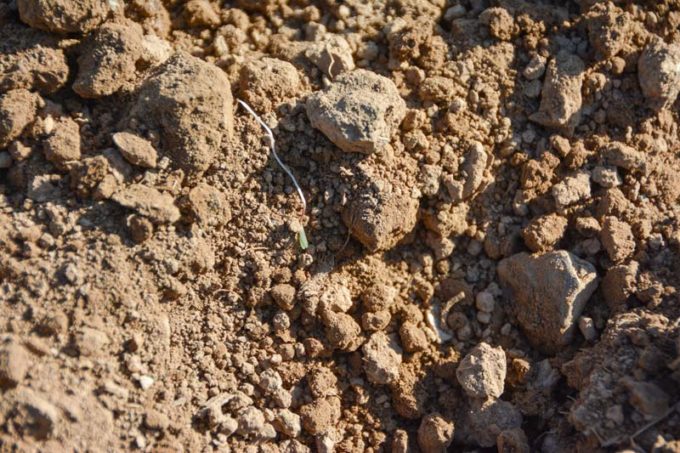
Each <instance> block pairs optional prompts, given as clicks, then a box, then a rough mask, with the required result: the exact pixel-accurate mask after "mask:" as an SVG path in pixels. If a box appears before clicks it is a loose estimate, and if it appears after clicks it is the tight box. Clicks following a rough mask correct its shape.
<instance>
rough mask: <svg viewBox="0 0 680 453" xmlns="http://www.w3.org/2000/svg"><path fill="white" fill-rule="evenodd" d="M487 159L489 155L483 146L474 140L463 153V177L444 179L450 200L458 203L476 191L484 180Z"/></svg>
mask: <svg viewBox="0 0 680 453" xmlns="http://www.w3.org/2000/svg"><path fill="white" fill-rule="evenodd" d="M488 161H489V156H488V154H487V153H486V151H484V146H483V145H482V144H481V143H479V142H474V143H473V145H472V146H471V147H470V150H469V151H468V152H467V153H466V154H465V162H463V165H462V166H461V168H460V170H461V171H460V172H461V174H462V175H463V177H464V179H463V181H459V180H455V179H453V178H448V179H444V184H445V185H446V188H447V190H448V192H449V196H450V197H451V201H452V202H454V203H459V202H461V201H462V200H464V199H467V198H470V197H471V196H472V195H473V194H474V193H475V192H477V190H478V189H479V188H480V186H481V185H482V181H483V180H484V171H485V170H486V166H487V163H488Z"/></svg>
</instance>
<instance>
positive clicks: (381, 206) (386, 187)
mask: <svg viewBox="0 0 680 453" xmlns="http://www.w3.org/2000/svg"><path fill="white" fill-rule="evenodd" d="M418 206H419V203H418V200H416V199H414V198H412V197H411V193H410V191H409V190H407V188H406V187H403V186H395V185H393V184H391V183H389V182H387V181H385V180H377V181H374V182H373V184H371V187H367V188H363V189H362V190H361V191H360V192H358V193H357V194H355V196H354V198H353V199H352V201H351V202H350V203H349V204H348V206H347V207H346V208H345V209H344V210H343V212H342V220H343V222H344V223H345V226H347V228H349V230H350V232H351V233H352V236H354V238H356V239H357V240H358V241H359V242H361V243H362V244H363V245H364V247H366V248H367V249H368V250H370V251H371V252H376V251H380V250H389V249H391V248H392V247H394V246H395V245H396V244H397V243H398V242H399V241H400V240H401V239H403V238H404V236H406V235H407V234H408V233H410V232H411V230H413V228H414V227H415V225H416V222H417V221H418Z"/></svg>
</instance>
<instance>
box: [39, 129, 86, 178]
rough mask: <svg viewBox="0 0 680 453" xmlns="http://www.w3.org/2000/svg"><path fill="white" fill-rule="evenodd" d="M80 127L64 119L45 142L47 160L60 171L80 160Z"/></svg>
mask: <svg viewBox="0 0 680 453" xmlns="http://www.w3.org/2000/svg"><path fill="white" fill-rule="evenodd" d="M80 141H81V138H80V127H79V126H78V123H76V122H75V121H73V120H72V119H70V118H64V119H63V120H62V121H60V122H59V123H58V124H57V125H56V126H55V130H54V133H53V134H52V135H50V136H49V137H48V138H47V140H45V148H44V150H45V158H46V159H47V160H49V161H50V162H52V163H53V164H54V165H55V167H57V168H58V169H60V170H66V169H67V168H68V165H69V163H71V162H74V161H77V160H79V159H80Z"/></svg>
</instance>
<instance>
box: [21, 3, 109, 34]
mask: <svg viewBox="0 0 680 453" xmlns="http://www.w3.org/2000/svg"><path fill="white" fill-rule="evenodd" d="M110 5H111V3H109V2H108V1H106V0H77V1H74V0H18V1H17V7H18V8H19V16H20V17H21V20H22V21H24V22H25V23H27V24H28V25H30V26H31V27H33V28H38V29H40V30H45V31H50V32H53V33H86V32H88V31H90V30H93V29H94V28H96V27H97V26H98V25H99V24H100V23H102V22H103V21H104V20H105V19H106V17H107V16H108V14H109V13H110V11H111V6H110Z"/></svg>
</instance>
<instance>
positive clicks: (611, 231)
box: [600, 216, 635, 263]
mask: <svg viewBox="0 0 680 453" xmlns="http://www.w3.org/2000/svg"><path fill="white" fill-rule="evenodd" d="M600 237H601V241H602V245H603V246H604V249H605V250H606V251H607V254H608V255H609V258H610V259H611V260H612V261H613V262H615V263H620V262H622V261H624V260H626V258H628V257H630V256H631V255H632V254H633V252H635V237H634V236H633V230H632V228H631V227H630V225H628V224H627V223H626V222H622V221H620V220H619V219H617V218H616V217H613V216H608V217H605V219H604V223H603V224H602V232H601V233H600Z"/></svg>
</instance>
